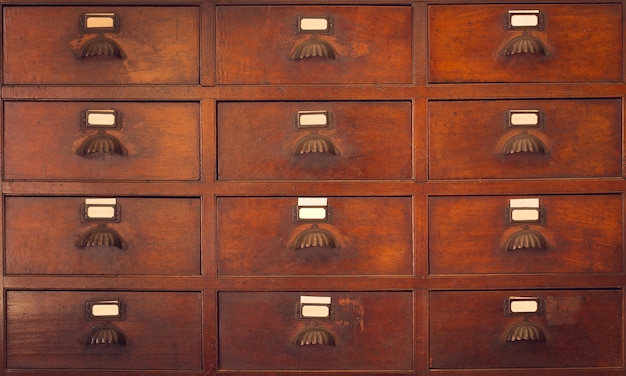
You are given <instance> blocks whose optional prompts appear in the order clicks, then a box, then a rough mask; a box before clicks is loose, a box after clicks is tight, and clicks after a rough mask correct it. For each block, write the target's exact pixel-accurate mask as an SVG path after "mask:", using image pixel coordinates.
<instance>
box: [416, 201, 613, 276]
mask: <svg viewBox="0 0 626 376" xmlns="http://www.w3.org/2000/svg"><path fill="white" fill-rule="evenodd" d="M529 197H530V196H529ZM524 198H527V197H524ZM533 198H538V199H539V203H540V208H539V212H540V214H539V219H538V221H536V222H534V221H525V220H521V221H517V220H513V221H511V220H508V218H509V216H510V213H511V211H512V210H513V211H515V210H519V211H517V212H516V213H524V212H529V213H531V212H533V209H524V208H522V209H511V203H510V200H511V199H513V200H517V199H518V197H505V196H502V197H498V196H485V197H478V196H474V197H431V198H430V199H429V216H430V217H429V258H430V260H429V264H430V273H432V274H458V273H460V274H473V273H476V274H483V273H487V274H491V273H495V274H499V273H507V274H509V273H531V274H532V273H620V272H622V271H623V247H622V237H623V233H622V223H623V215H622V207H623V200H622V196H621V195H618V194H614V195H609V194H607V195H563V196H558V195H556V196H534V197H533Z"/></svg>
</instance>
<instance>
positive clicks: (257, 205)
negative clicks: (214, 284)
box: [217, 197, 413, 275]
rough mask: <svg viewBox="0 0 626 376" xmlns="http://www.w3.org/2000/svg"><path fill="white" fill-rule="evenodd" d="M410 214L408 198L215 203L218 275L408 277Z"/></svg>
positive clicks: (270, 199)
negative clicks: (319, 203) (320, 203)
mask: <svg viewBox="0 0 626 376" xmlns="http://www.w3.org/2000/svg"><path fill="white" fill-rule="evenodd" d="M304 200H318V201H319V200H324V201H326V202H325V204H326V205H309V204H306V202H304V204H303V201H304ZM299 204H301V205H299ZM313 204H315V202H313ZM411 207H412V200H411V198H410V197H369V198H363V197H351V198H345V197H330V198H296V197H292V198H277V197H261V198H257V197H246V198H235V197H221V198H218V203H217V221H218V231H217V233H218V255H219V256H218V258H219V273H220V274H222V275H305V274H306V275H348V274H349V275H370V274H371V275H376V274H378V275H410V274H411V273H412V271H413V257H412V252H413V251H412V230H411V224H412V219H411V216H412V214H411V213H412V208H411ZM318 214H319V215H318Z"/></svg>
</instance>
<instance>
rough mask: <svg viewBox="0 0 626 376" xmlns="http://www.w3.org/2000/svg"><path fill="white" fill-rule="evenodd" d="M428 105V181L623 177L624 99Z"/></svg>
mask: <svg viewBox="0 0 626 376" xmlns="http://www.w3.org/2000/svg"><path fill="white" fill-rule="evenodd" d="M428 107H429V111H428V112H429V118H430V120H429V133H430V158H429V166H430V167H429V170H430V172H429V174H430V179H479V178H486V179H498V178H501V179H518V178H586V177H622V101H621V99H568V100H558V99H539V100H481V101H431V102H429V104H428Z"/></svg>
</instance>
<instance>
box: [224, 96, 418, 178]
mask: <svg viewBox="0 0 626 376" xmlns="http://www.w3.org/2000/svg"><path fill="white" fill-rule="evenodd" d="M320 110H322V111H328V113H329V116H330V119H331V120H330V121H331V123H330V124H329V127H327V128H319V129H315V128H312V129H297V128H296V126H295V124H294V122H295V118H296V114H297V113H298V111H320ZM217 111H218V118H217V127H218V128H217V142H218V174H219V179H220V180H286V179H293V180H301V179H306V180H329V179H333V180H409V179H411V178H412V160H411V159H412V158H411V156H412V154H411V142H412V137H411V104H410V102H407V101H397V102H386V101H385V102H314V103H308V102H304V103H301V102H278V103H272V102H255V103H248V102H246V103H241V102H224V103H219V104H218V106H217ZM310 137H324V138H325V139H326V140H328V142H329V143H331V144H332V145H333V150H334V152H333V153H325V152H307V153H299V152H298V145H299V144H300V143H301V142H303V140H306V139H307V138H310Z"/></svg>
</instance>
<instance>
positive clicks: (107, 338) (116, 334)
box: [85, 323, 127, 346]
mask: <svg viewBox="0 0 626 376" xmlns="http://www.w3.org/2000/svg"><path fill="white" fill-rule="evenodd" d="M126 343H127V340H126V335H125V334H124V332H122V330H121V329H120V328H118V327H116V326H115V325H112V324H110V323H106V324H103V325H98V326H94V327H93V328H91V329H89V332H87V335H86V337H85V345H117V346H126Z"/></svg>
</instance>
